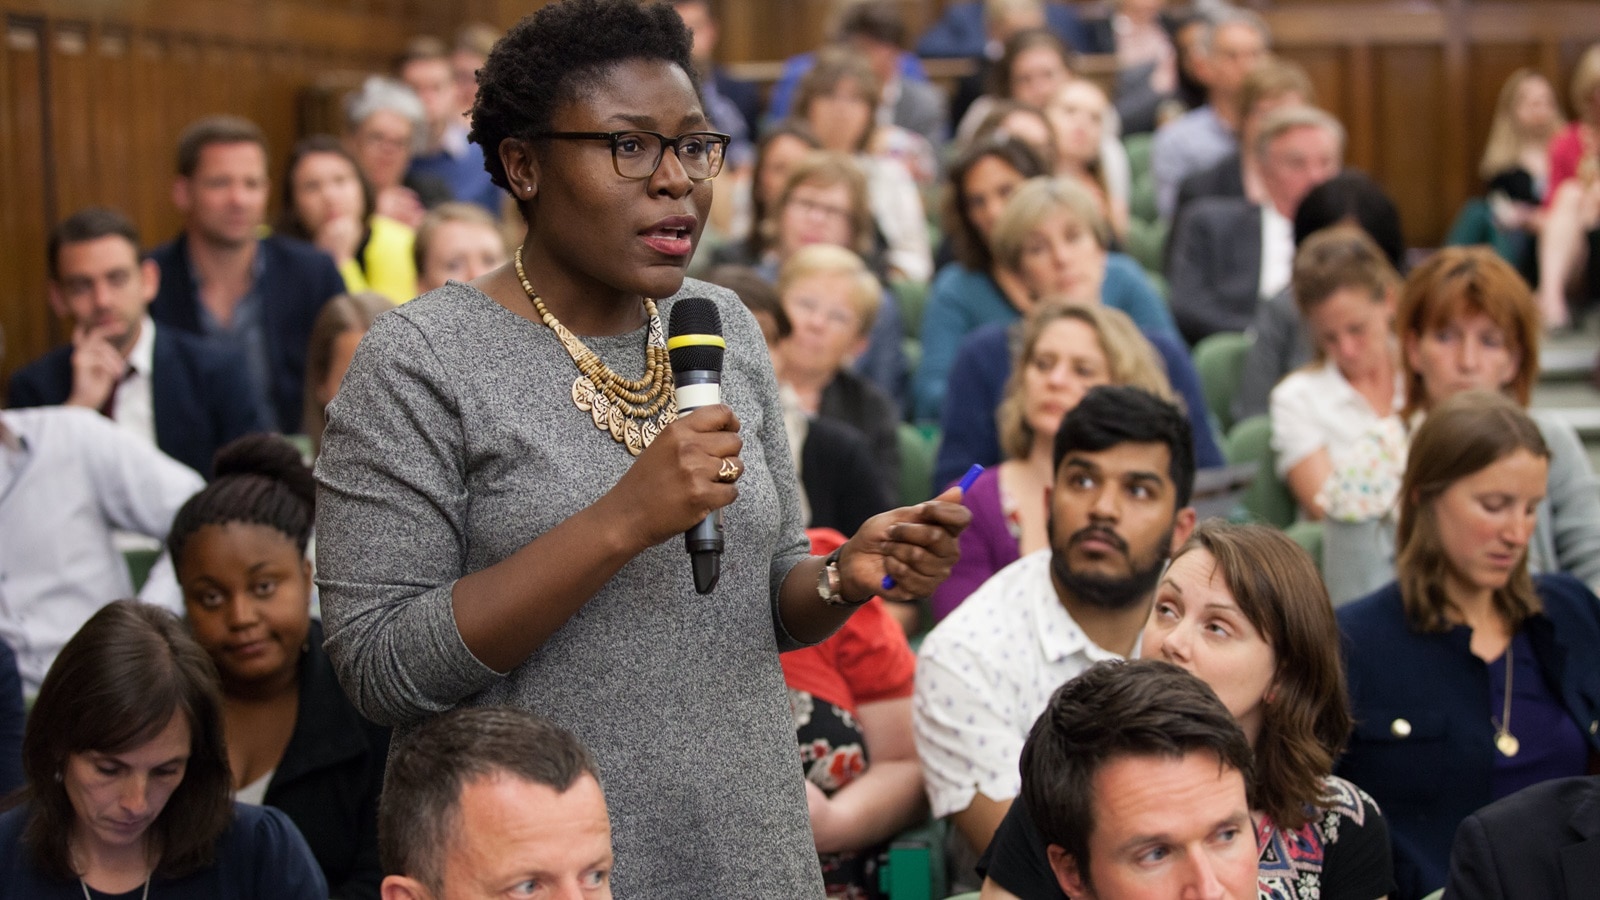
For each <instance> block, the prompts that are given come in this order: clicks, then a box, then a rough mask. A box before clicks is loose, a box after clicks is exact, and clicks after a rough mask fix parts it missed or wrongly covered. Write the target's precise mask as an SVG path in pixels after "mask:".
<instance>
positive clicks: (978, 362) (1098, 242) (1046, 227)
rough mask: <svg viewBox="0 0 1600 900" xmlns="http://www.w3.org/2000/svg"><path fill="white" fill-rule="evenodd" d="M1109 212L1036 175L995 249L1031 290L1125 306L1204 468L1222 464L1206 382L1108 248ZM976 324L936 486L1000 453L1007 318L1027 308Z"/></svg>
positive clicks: (1134, 269)
mask: <svg viewBox="0 0 1600 900" xmlns="http://www.w3.org/2000/svg"><path fill="white" fill-rule="evenodd" d="M1107 234H1108V232H1107V226H1106V224H1105V220H1104V219H1103V218H1101V217H1100V216H1099V212H1098V209H1097V208H1096V206H1095V203H1094V199H1093V198H1092V197H1090V196H1089V194H1088V193H1087V192H1085V191H1084V190H1083V189H1082V188H1080V187H1078V186H1077V185H1076V184H1073V183H1072V182H1070V181H1068V180H1066V179H1061V178H1053V179H1034V180H1032V181H1030V182H1028V183H1026V184H1024V185H1022V186H1020V187H1018V188H1017V189H1016V192H1015V194H1013V196H1012V197H1011V199H1010V200H1008V201H1007V202H1006V207H1005V210H1004V211H1003V212H1002V213H1001V215H1000V220H999V221H998V222H997V223H996V224H995V227H994V240H993V252H994V255H995V258H996V260H998V261H999V265H1000V267H1001V268H1002V269H1005V270H1006V271H1009V272H1011V273H1012V274H1013V276H1014V277H1015V278H1016V279H1017V280H1018V281H1020V282H1022V285H1023V287H1024V288H1025V289H1026V290H1027V292H1028V297H1029V298H1030V300H1029V306H1031V305H1032V300H1031V298H1033V297H1058V298H1061V299H1065V300H1066V301H1068V302H1078V303H1093V302H1095V298H1099V302H1101V303H1102V304H1104V305H1106V306H1110V307H1112V308H1115V309H1120V310H1122V311H1123V312H1124V313H1126V314H1127V315H1128V316H1129V317H1130V318H1132V319H1133V321H1134V324H1136V325H1138V326H1139V330H1140V332H1141V333H1142V334H1143V335H1144V337H1145V339H1146V340H1148V341H1149V342H1150V345H1151V346H1152V347H1154V348H1155V350H1156V352H1157V353H1158V354H1160V355H1161V360H1162V363H1163V364H1164V365H1165V367H1166V370H1167V380H1168V381H1169V382H1170V383H1171V384H1172V387H1173V389H1174V390H1176V391H1177V392H1178V393H1179V394H1180V395H1181V396H1182V397H1183V400H1184V406H1185V407H1186V409H1187V412H1188V414H1189V420H1190V423H1191V425H1190V427H1191V431H1192V433H1193V435H1194V446H1195V456H1196V459H1197V460H1198V461H1199V463H1200V465H1201V466H1202V467H1206V468H1209V467H1211V466H1220V465H1222V463H1223V460H1222V451H1221V450H1219V449H1218V448H1217V442H1216V438H1215V437H1214V435H1213V434H1212V432H1211V422H1210V414H1209V413H1208V412H1207V410H1206V403H1205V396H1204V394H1203V393H1202V392H1201V390H1200V377H1199V375H1198V374H1197V373H1196V372H1195V369H1194V361H1193V360H1191V359H1190V358H1189V351H1188V348H1187V347H1185V346H1184V345H1183V341H1182V340H1181V339H1179V338H1178V336H1177V334H1176V333H1175V332H1174V330H1173V326H1172V324H1171V317H1170V315H1169V314H1168V313H1167V309H1166V305H1165V304H1163V303H1162V302H1161V298H1160V297H1159V296H1157V295H1156V293H1155V290H1154V288H1152V287H1151V286H1150V283H1149V282H1148V281H1147V280H1146V279H1145V276H1144V273H1143V271H1142V270H1141V269H1140V268H1139V266H1138V264H1137V263H1135V262H1134V261H1133V260H1131V259H1129V258H1128V257H1126V256H1123V255H1122V254H1120V253H1108V252H1107V250H1106V245H1105V241H1106V240H1108V237H1107ZM996 312H998V313H999V315H996V319H999V321H991V322H990V324H987V325H983V326H981V327H979V328H978V329H976V330H975V331H973V332H972V334H970V335H969V336H968V337H967V338H966V339H965V340H964V341H963V342H962V344H961V346H960V347H959V348H958V350H957V352H956V358H955V362H954V364H953V365H951V367H950V373H949V375H948V377H947V380H946V397H945V403H944V408H943V413H942V415H941V418H940V430H941V434H942V435H943V440H942V442H941V443H940V445H939V453H938V458H937V460H936V462H935V466H934V477H935V483H936V484H945V483H947V481H946V480H945V479H954V478H956V477H958V476H959V475H960V474H961V473H962V472H964V471H966V469H967V467H968V466H970V465H972V464H973V463H978V464H980V465H986V466H987V465H992V464H993V463H997V462H999V461H1000V460H1001V449H1000V440H999V434H998V432H997V431H996V430H995V424H994V421H995V420H994V412H995V410H997V409H998V408H999V405H1000V398H1001V394H1002V392H1003V391H1004V388H1005V383H1006V379H1007V377H1008V376H1009V375H1010V372H1011V357H1012V355H1013V354H1012V352H1011V350H1010V349H1009V347H1008V339H1007V324H1009V322H1010V321H1011V320H1014V319H1016V318H1019V317H1020V315H1021V313H1019V312H1018V311H1017V310H1014V309H1010V308H1009V307H1007V308H1003V309H1002V310H999V311H996Z"/></svg>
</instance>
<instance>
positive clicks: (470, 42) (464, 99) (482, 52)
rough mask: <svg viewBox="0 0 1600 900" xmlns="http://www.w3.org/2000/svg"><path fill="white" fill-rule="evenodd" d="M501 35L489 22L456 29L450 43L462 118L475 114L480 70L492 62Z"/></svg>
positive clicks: (457, 107) (453, 74)
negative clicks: (490, 60) (491, 53)
mask: <svg viewBox="0 0 1600 900" xmlns="http://www.w3.org/2000/svg"><path fill="white" fill-rule="evenodd" d="M500 34H501V31H500V29H498V28H496V27H494V26H493V25H490V24H488V23H487V22H468V23H467V24H465V25H463V26H461V27H460V28H458V29H456V34H455V39H454V40H453V41H452V42H451V44H450V76H451V79H452V80H453V81H454V82H455V86H456V110H457V112H459V113H460V115H461V116H462V118H465V117H467V116H470V115H472V104H473V103H474V102H475V101H476V100H477V99H478V70H479V69H481V68H483V64H484V63H485V62H488V61H489V51H490V50H493V49H494V42H495V41H498V40H500Z"/></svg>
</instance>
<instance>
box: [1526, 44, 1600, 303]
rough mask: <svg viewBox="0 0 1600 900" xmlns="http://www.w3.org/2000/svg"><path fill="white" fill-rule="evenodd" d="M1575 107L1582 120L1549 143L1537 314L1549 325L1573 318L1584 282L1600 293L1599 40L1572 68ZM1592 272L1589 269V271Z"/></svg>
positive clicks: (1586, 288)
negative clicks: (1598, 236) (1598, 244)
mask: <svg viewBox="0 0 1600 900" xmlns="http://www.w3.org/2000/svg"><path fill="white" fill-rule="evenodd" d="M1571 99H1572V108H1573V110H1574V111H1575V112H1576V113H1577V114H1578V121H1576V122H1573V123H1572V124H1571V125H1569V126H1567V128H1566V129H1565V130H1563V131H1562V132H1561V133H1560V134H1558V135H1556V137H1555V139H1554V140H1552V141H1551V142H1550V186H1549V188H1548V189H1547V190H1546V193H1545V216H1544V227H1543V229H1542V230H1541V231H1540V233H1539V312H1540V314H1541V315H1543V317H1544V324H1545V325H1546V326H1548V327H1550V328H1561V327H1564V326H1565V325H1566V324H1567V323H1568V321H1569V320H1570V319H1571V316H1572V310H1571V308H1570V306H1569V304H1568V298H1569V297H1571V296H1574V295H1575V294H1576V293H1577V292H1578V290H1577V289H1578V288H1579V286H1580V285H1581V286H1582V290H1583V291H1586V292H1587V293H1586V295H1585V297H1584V299H1587V298H1588V297H1592V296H1594V295H1595V294H1597V293H1600V273H1597V272H1596V271H1595V269H1596V263H1597V261H1600V254H1597V253H1596V252H1595V238H1594V234H1595V231H1596V229H1597V228H1600V175H1597V173H1596V171H1595V168H1596V167H1595V164H1594V159H1595V156H1596V155H1597V154H1600V44H1596V45H1594V46H1592V47H1590V48H1589V49H1588V50H1586V51H1584V54H1583V56H1582V58H1580V59H1579V60H1578V65H1577V68H1575V69H1574V70H1573V72H1572V95H1571ZM1586 269H1587V270H1588V271H1585V270H1586Z"/></svg>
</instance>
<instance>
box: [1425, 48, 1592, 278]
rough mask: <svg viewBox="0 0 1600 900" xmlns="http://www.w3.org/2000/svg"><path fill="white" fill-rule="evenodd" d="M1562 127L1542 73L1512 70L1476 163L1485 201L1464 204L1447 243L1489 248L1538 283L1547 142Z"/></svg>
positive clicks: (1563, 121)
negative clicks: (1481, 155)
mask: <svg viewBox="0 0 1600 900" xmlns="http://www.w3.org/2000/svg"><path fill="white" fill-rule="evenodd" d="M1566 125H1567V123H1566V119H1565V118H1563V117H1562V115H1561V107H1560V105H1559V104H1558V103H1557V102H1556V92H1555V88H1553V87H1551V86H1550V82H1549V81H1547V80H1546V79H1545V77H1544V76H1543V75H1541V74H1539V73H1538V72H1535V71H1534V70H1532V69H1517V70H1516V71H1515V72H1512V73H1511V75H1510V76H1509V77H1508V78H1506V82H1505V84H1504V85H1502V86H1501V88H1500V99H1499V101H1498V102H1497V103H1496V104H1495V108H1494V119H1493V120H1491V121H1490V123H1489V140H1488V141H1487V142H1486V144H1485V145H1484V148H1483V159H1482V161H1481V162H1479V163H1478V175H1479V177H1481V178H1482V179H1483V181H1484V191H1485V199H1484V200H1481V201H1480V200H1472V201H1469V202H1468V204H1467V209H1466V210H1463V218H1462V219H1458V220H1457V222H1456V225H1455V226H1454V227H1452V228H1451V230H1450V237H1449V242H1450V243H1453V244H1493V245H1494V247H1495V249H1496V250H1498V251H1499V252H1500V255H1501V256H1504V257H1505V258H1506V262H1509V263H1511V264H1512V265H1513V266H1516V267H1517V271H1518V272H1521V273H1522V275H1523V277H1524V278H1526V279H1528V283H1529V284H1536V283H1538V279H1539V270H1538V252H1537V242H1538V239H1539V232H1540V231H1542V230H1543V227H1544V202H1545V199H1546V198H1547V196H1548V188H1549V186H1550V144H1551V142H1552V141H1553V140H1554V139H1555V136H1556V133H1557V132H1559V131H1561V130H1562V129H1564V128H1565V127H1566ZM1474 222H1475V223H1476V224H1473V223H1474Z"/></svg>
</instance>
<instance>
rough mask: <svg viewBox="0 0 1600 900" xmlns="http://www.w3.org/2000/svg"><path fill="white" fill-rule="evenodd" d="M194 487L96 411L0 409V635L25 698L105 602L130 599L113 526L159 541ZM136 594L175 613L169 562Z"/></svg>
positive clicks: (195, 478)
mask: <svg viewBox="0 0 1600 900" xmlns="http://www.w3.org/2000/svg"><path fill="white" fill-rule="evenodd" d="M204 484H205V482H204V481H203V480H201V478H200V476H199V475H196V474H195V473H194V470H192V469H190V468H188V467H187V466H184V465H182V464H180V463H178V462H175V461H174V460H173V459H172V458H171V457H168V456H166V455H165V454H163V453H162V452H161V451H159V450H157V449H156V448H155V447H152V446H151V445H150V443H149V442H148V441H144V440H141V439H139V438H137V437H135V436H133V435H132V434H129V433H128V431H127V430H126V429H123V428H119V427H117V426H116V425H115V424H113V423H112V422H110V421H109V420H107V419H106V418H105V417H104V416H101V415H99V414H98V413H94V412H91V411H89V410H86V409H76V408H73V407H42V408H39V409H20V410H0V577H3V579H4V585H5V603H4V604H3V605H0V639H3V640H4V641H5V642H6V643H8V644H10V645H11V649H12V650H14V651H15V652H16V655H17V670H18V671H19V672H20V673H21V675H22V688H23V692H24V693H25V694H26V695H27V696H29V697H32V696H33V695H34V694H36V693H38V691H39V683H40V682H41V681H42V680H43V679H44V675H45V672H46V671H47V670H48V669H49V668H50V663H51V661H52V660H54V659H55V658H56V654H57V653H58V652H60V650H61V645H62V644H64V643H66V641H67V639H68V638H69V637H71V636H72V633H73V632H74V631H77V630H78V627H79V626H80V625H82V624H83V623H84V621H85V620H86V619H88V618H89V617H90V616H91V615H93V614H94V611H95V610H97V609H99V608H100V607H101V606H102V605H104V604H105V602H106V598H107V597H131V596H133V593H134V591H133V581H132V578H131V576H130V575H129V573H128V565H127V562H126V561H125V560H124V559H123V557H122V553H121V552H119V551H118V550H117V547H116V545H115V544H114V543H113V537H114V532H116V531H129V532H134V533H137V534H142V535H145V536H147V537H150V538H154V539H155V540H157V541H160V540H164V539H165V538H166V536H167V529H168V528H169V527H171V525H172V514H173V513H174V512H176V511H177V509H178V507H179V506H181V505H182V504H183V501H184V500H187V499H188V498H189V496H190V495H191V494H193V493H194V492H195V491H198V490H199V489H200V488H201V487H202V486H204ZM140 596H141V597H143V598H144V599H145V600H148V601H150V602H152V603H157V604H160V605H162V606H165V607H167V608H168V609H172V610H174V611H176V610H177V609H179V608H180V605H181V602H182V601H181V599H180V597H179V595H178V590H177V583H176V582H175V581H174V580H173V575H172V564H171V561H170V559H169V558H167V557H166V556H162V557H161V558H160V559H159V560H158V561H157V562H156V564H155V567H154V568H153V569H152V570H151V571H150V577H149V578H148V579H147V580H146V581H145V585H144V589H143V590H142V591H141V592H140Z"/></svg>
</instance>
